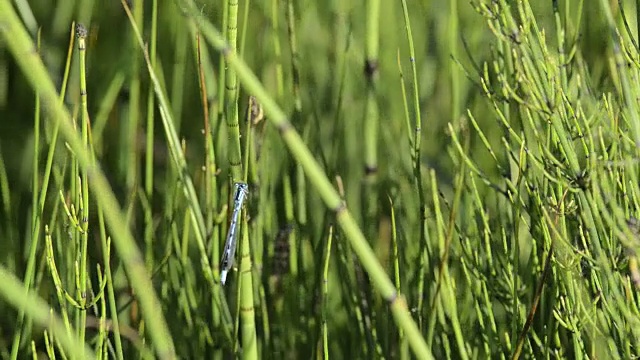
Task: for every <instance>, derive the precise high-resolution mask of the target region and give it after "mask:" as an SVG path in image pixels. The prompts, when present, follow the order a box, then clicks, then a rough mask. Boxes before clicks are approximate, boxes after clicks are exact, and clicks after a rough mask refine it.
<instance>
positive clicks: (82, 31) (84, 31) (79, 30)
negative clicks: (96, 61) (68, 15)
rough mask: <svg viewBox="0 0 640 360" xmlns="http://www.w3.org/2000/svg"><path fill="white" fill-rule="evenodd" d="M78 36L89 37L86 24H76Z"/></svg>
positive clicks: (79, 37)
mask: <svg viewBox="0 0 640 360" xmlns="http://www.w3.org/2000/svg"><path fill="white" fill-rule="evenodd" d="M76 36H77V37H78V39H86V38H87V28H86V27H84V25H82V24H80V23H78V24H76Z"/></svg>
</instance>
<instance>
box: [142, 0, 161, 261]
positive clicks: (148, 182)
mask: <svg viewBox="0 0 640 360" xmlns="http://www.w3.org/2000/svg"><path fill="white" fill-rule="evenodd" d="M157 40H158V1H157V0H153V1H152V3H151V43H150V44H149V58H150V60H151V66H152V67H153V68H155V66H156V47H157ZM154 100H155V97H154V92H153V88H151V87H150V88H149V92H148V93H147V126H146V135H147V136H146V142H145V144H146V150H145V174H144V177H145V179H144V194H145V197H146V201H148V202H149V203H153V183H154V178H153V177H154V172H153V165H154V163H153V156H154V124H155V111H154V110H155V101H154ZM144 216H145V228H144V241H145V248H146V251H145V263H146V265H147V270H149V271H151V270H152V269H153V267H154V258H153V245H154V243H153V214H152V212H151V211H145V215H144Z"/></svg>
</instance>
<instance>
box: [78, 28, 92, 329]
mask: <svg viewBox="0 0 640 360" xmlns="http://www.w3.org/2000/svg"><path fill="white" fill-rule="evenodd" d="M76 36H77V38H78V55H79V58H80V100H81V103H82V110H81V117H80V119H81V121H82V125H81V128H82V142H83V144H84V146H85V148H88V145H89V111H88V110H87V76H86V53H87V44H86V41H85V40H86V38H87V29H86V28H85V27H84V25H82V24H80V23H78V24H77V25H76ZM80 213H81V214H82V219H81V221H82V228H83V231H82V239H81V245H80V246H81V250H80V251H81V253H80V289H79V290H80V294H79V295H80V296H79V298H80V306H82V307H84V306H86V300H87V281H88V280H87V271H88V269H87V245H88V242H89V231H88V221H89V178H88V176H87V171H86V170H83V171H82V208H81V209H80ZM77 312H78V315H79V318H80V324H79V325H78V330H79V331H80V336H79V337H80V341H82V342H84V338H85V329H86V323H87V312H86V311H84V310H77Z"/></svg>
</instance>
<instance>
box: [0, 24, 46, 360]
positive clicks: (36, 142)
mask: <svg viewBox="0 0 640 360" xmlns="http://www.w3.org/2000/svg"><path fill="white" fill-rule="evenodd" d="M40 36H41V32H40V31H38V34H37V45H36V46H37V49H38V54H40ZM35 101H36V103H35V113H34V134H33V138H34V139H33V160H32V161H33V164H32V166H33V178H32V180H31V181H32V185H31V189H32V190H31V191H32V199H31V201H32V203H31V226H32V228H31V234H30V235H31V243H30V247H29V258H28V260H27V272H26V274H25V280H24V281H25V289H26V291H29V290H30V289H31V282H32V279H33V276H34V274H33V272H34V269H35V261H36V251H37V249H38V243H39V240H40V234H39V231H38V230H36V229H37V228H39V227H40V221H41V217H42V211H41V209H40V207H39V206H38V194H39V193H38V191H36V189H39V188H40V186H39V184H38V182H39V181H38V178H39V177H38V175H39V172H38V164H39V160H38V159H39V153H40V126H41V125H40V96H38V93H37V92H36V94H35ZM2 190H3V193H5V194H9V192H8V189H7V191H6V192H5V191H4V190H5V189H2ZM16 328H17V329H18V331H16V334H15V336H14V338H13V345H12V348H11V359H13V360H15V359H16V358H17V357H18V351H19V346H20V339H21V337H22V332H23V331H24V312H23V311H22V310H20V312H19V314H18V323H17V325H16Z"/></svg>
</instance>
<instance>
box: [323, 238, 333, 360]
mask: <svg viewBox="0 0 640 360" xmlns="http://www.w3.org/2000/svg"><path fill="white" fill-rule="evenodd" d="M332 240H333V226H329V235H328V236H327V247H326V250H325V258H324V267H323V271H322V354H323V359H325V360H328V359H329V329H328V327H327V319H328V318H329V310H328V305H327V302H328V299H329V262H330V260H331V241H332Z"/></svg>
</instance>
